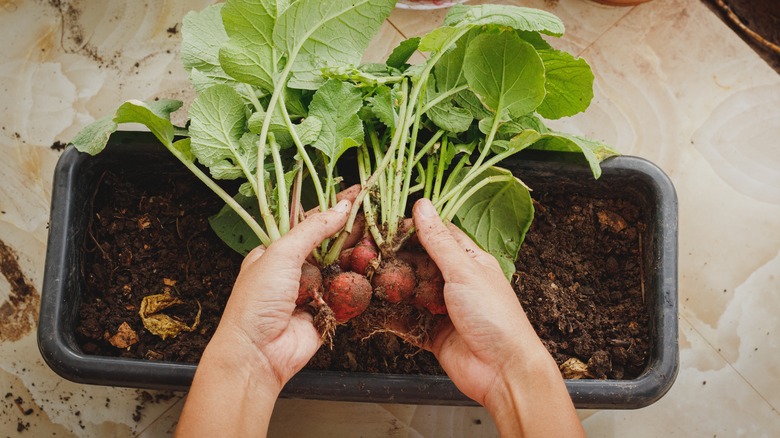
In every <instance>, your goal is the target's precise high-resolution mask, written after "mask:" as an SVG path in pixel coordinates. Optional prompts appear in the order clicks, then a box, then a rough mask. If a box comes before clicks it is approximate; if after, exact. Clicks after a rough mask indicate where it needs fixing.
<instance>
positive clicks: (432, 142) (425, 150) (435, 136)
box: [412, 129, 444, 164]
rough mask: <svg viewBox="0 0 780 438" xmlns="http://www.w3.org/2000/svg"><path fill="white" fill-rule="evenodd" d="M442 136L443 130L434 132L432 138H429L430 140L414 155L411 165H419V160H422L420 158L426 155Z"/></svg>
mask: <svg viewBox="0 0 780 438" xmlns="http://www.w3.org/2000/svg"><path fill="white" fill-rule="evenodd" d="M442 134H444V130H443V129H440V130H438V131H436V133H435V134H433V137H431V139H430V140H428V143H425V146H423V147H422V148H420V151H419V152H417V155H415V157H414V161H413V163H412V164H417V163H419V162H420V160H422V158H423V157H424V156H425V154H427V153H428V151H430V150H431V148H432V147H433V146H434V145H436V142H437V141H438V140H439V138H441V136H442Z"/></svg>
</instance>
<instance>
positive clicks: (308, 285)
mask: <svg viewBox="0 0 780 438" xmlns="http://www.w3.org/2000/svg"><path fill="white" fill-rule="evenodd" d="M320 296H322V273H321V272H320V270H319V269H317V267H316V266H314V265H312V264H311V263H309V262H303V266H301V282H300V284H299V285H298V298H297V299H296V300H295V305H296V306H302V305H304V304H306V303H308V302H309V301H311V300H313V299H315V298H317V297H320Z"/></svg>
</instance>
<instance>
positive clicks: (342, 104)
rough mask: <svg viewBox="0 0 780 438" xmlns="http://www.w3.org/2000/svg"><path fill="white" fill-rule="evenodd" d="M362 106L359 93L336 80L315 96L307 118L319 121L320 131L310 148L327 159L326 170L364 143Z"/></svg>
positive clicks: (349, 85) (351, 86)
mask: <svg viewBox="0 0 780 438" xmlns="http://www.w3.org/2000/svg"><path fill="white" fill-rule="evenodd" d="M362 106H363V97H362V94H361V92H360V90H359V89H358V88H357V87H355V86H354V85H352V84H348V83H345V82H340V81H337V80H335V79H330V80H328V82H326V83H325V85H323V86H322V87H320V89H319V90H317V92H316V93H314V98H313V99H312V101H311V105H310V106H309V114H310V115H311V116H314V117H317V118H318V119H320V120H321V121H322V129H321V130H320V135H319V137H317V140H316V141H314V142H312V144H311V145H312V146H314V147H315V148H317V149H319V150H320V151H322V152H323V153H324V154H325V155H326V156H327V157H328V166H331V167H332V166H335V164H336V161H337V160H338V159H339V157H340V156H341V154H343V153H344V151H346V150H347V149H349V148H351V147H354V146H357V145H359V144H361V143H362V142H363V123H362V122H361V120H360V117H359V116H358V112H359V111H360V108H361V107H362Z"/></svg>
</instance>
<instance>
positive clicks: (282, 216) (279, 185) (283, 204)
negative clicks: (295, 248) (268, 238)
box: [268, 133, 290, 236]
mask: <svg viewBox="0 0 780 438" xmlns="http://www.w3.org/2000/svg"><path fill="white" fill-rule="evenodd" d="M268 140H269V141H270V143H271V157H272V158H273V161H274V173H275V174H276V196H277V198H278V199H277V200H278V208H277V211H278V212H279V227H280V229H279V233H280V234H281V235H282V236H284V235H285V234H286V233H287V232H288V231H290V198H289V197H288V193H287V182H286V181H285V179H284V167H282V157H281V155H279V143H277V142H276V137H275V136H274V134H273V133H271V134H269V135H268Z"/></svg>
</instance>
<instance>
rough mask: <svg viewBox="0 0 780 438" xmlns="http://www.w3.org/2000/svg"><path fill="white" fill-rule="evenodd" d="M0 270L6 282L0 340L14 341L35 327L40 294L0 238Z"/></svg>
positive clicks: (1, 314) (1, 313)
mask: <svg viewBox="0 0 780 438" xmlns="http://www.w3.org/2000/svg"><path fill="white" fill-rule="evenodd" d="M0 274H2V275H3V277H5V280H6V281H7V282H8V284H9V286H10V290H9V291H8V297H7V298H6V299H5V300H3V301H2V302H0V341H18V340H19V339H21V338H22V337H23V336H24V335H26V334H27V333H30V332H31V331H32V330H33V329H34V328H35V325H36V323H37V322H38V307H39V306H40V301H41V296H40V295H39V294H38V291H37V290H36V289H35V286H33V284H32V281H30V280H29V279H28V278H27V277H25V275H24V273H23V272H22V268H21V266H19V261H18V257H17V255H16V253H14V251H13V250H12V249H11V247H9V246H8V245H6V244H5V243H4V242H3V241H1V240H0Z"/></svg>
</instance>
